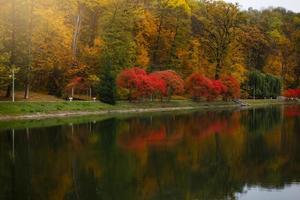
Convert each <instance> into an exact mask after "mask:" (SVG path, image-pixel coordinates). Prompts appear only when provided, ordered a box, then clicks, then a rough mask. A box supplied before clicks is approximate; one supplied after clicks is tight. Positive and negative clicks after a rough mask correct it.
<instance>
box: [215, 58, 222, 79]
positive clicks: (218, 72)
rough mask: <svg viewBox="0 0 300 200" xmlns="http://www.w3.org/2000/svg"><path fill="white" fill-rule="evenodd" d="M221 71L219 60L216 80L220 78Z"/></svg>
mask: <svg viewBox="0 0 300 200" xmlns="http://www.w3.org/2000/svg"><path fill="white" fill-rule="evenodd" d="M220 72H221V63H220V62H219V61H218V62H217V65H216V73H215V80H219V79H220Z"/></svg>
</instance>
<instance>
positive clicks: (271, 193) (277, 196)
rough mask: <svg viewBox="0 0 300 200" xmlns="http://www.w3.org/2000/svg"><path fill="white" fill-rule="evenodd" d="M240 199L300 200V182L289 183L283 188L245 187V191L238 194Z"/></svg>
mask: <svg viewBox="0 0 300 200" xmlns="http://www.w3.org/2000/svg"><path fill="white" fill-rule="evenodd" d="M236 197H237V199H239V200H253V199H262V200H299V199H300V184H292V185H288V186H286V187H285V188H283V189H262V188H260V187H251V188H247V187H246V188H245V193H242V194H237V195H236Z"/></svg>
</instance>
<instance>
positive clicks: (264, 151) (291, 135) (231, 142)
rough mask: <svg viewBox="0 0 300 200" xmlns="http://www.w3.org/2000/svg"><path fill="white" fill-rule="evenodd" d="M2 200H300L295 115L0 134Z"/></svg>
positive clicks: (198, 117) (159, 118) (299, 112)
mask: <svg viewBox="0 0 300 200" xmlns="http://www.w3.org/2000/svg"><path fill="white" fill-rule="evenodd" d="M12 126H13V125H12ZM0 199H22V200H27V199H36V200H44V199H46V200H47V199H51V200H61V199H67V200H68V199H74V200H77V199H81V200H85V199H89V200H90V199H91V200H94V199H108V200H143V199H146V200H147V199H172V200H173V199H174V200H175V199H178V200H183V199H184V200H189V199H195V200H196V199H198V200H200V199H243V200H244V199H246V200H253V199H263V200H265V199H266V200H268V199H272V200H273V199H285V200H296V199H297V200H298V199H300V106H298V107H297V106H288V107H269V108H260V109H258V108H257V109H253V110H244V111H215V112H193V113H184V114H174V113H173V114H162V115H153V116H151V115H149V114H148V115H147V116H139V117H128V118H124V117H122V118H111V119H106V120H102V121H97V122H96V121H91V122H88V123H84V124H67V125H60V126H52V127H43V128H27V129H16V130H14V131H13V130H12V129H10V130H8V129H6V130H2V131H0Z"/></svg>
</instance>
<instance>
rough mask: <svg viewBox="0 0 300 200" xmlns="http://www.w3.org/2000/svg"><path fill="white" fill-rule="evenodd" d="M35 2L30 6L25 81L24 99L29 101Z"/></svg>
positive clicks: (31, 2)
mask: <svg viewBox="0 0 300 200" xmlns="http://www.w3.org/2000/svg"><path fill="white" fill-rule="evenodd" d="M33 1H34V0H31V1H30V6H29V13H30V16H29V22H28V35H27V42H28V63H27V67H26V72H25V73H26V74H25V76H26V80H25V88H24V99H29V88H30V71H31V60H32V58H31V57H32V53H31V52H32V51H31V48H32V18H33V7H34V4H33Z"/></svg>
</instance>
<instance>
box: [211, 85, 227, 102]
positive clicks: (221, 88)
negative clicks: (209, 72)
mask: <svg viewBox="0 0 300 200" xmlns="http://www.w3.org/2000/svg"><path fill="white" fill-rule="evenodd" d="M212 84H213V88H212V90H211V91H210V95H209V100H215V99H216V98H218V97H219V96H223V95H225V94H226V92H227V90H228V89H227V87H226V86H225V85H224V84H223V83H222V82H221V81H219V80H212Z"/></svg>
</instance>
